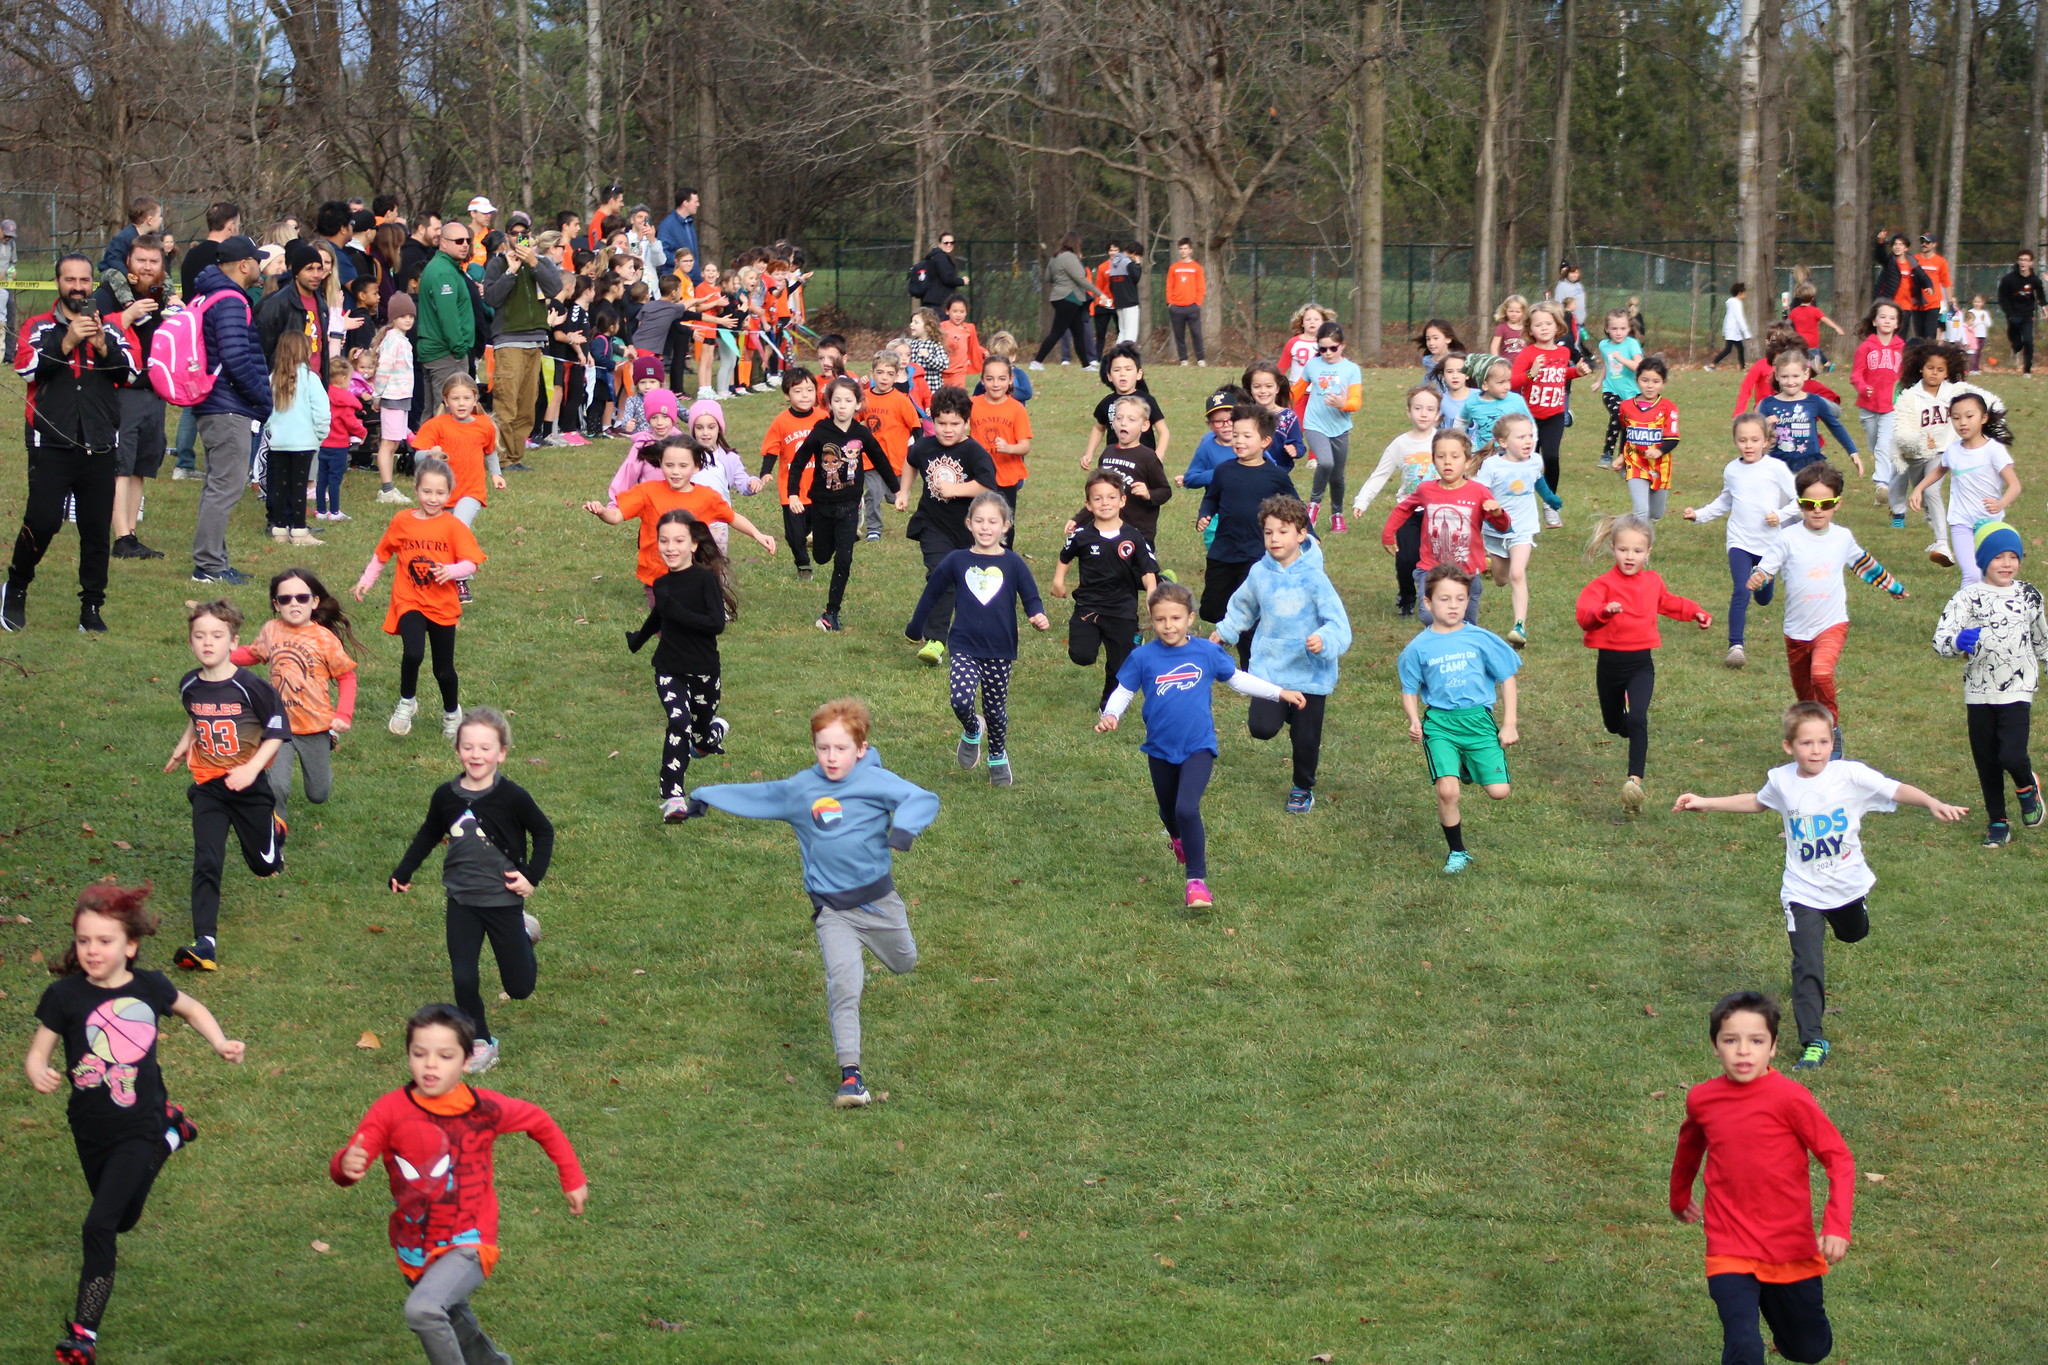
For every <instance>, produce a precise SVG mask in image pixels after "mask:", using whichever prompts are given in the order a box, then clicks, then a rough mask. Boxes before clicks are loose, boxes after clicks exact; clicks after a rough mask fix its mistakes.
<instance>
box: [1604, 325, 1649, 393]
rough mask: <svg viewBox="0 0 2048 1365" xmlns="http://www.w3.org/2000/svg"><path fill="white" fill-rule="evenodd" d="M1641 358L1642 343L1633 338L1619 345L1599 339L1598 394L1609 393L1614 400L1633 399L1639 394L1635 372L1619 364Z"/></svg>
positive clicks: (1640, 390)
mask: <svg viewBox="0 0 2048 1365" xmlns="http://www.w3.org/2000/svg"><path fill="white" fill-rule="evenodd" d="M1642 358H1643V343H1642V342H1640V341H1637V340H1636V339H1635V338H1634V337H1630V338H1628V339H1627V340H1626V341H1623V342H1620V343H1619V344H1617V343H1616V342H1614V341H1612V340H1609V339H1607V338H1605V337H1603V338H1601V341H1600V362H1601V369H1602V370H1603V375H1602V377H1601V380H1600V392H1602V393H1611V394H1613V395H1614V396H1615V397H1616V398H1633V397H1635V396H1636V395H1637V394H1639V393H1641V392H1642V388H1641V387H1640V386H1639V385H1637V383H1636V372H1635V371H1634V370H1631V369H1630V368H1629V367H1628V366H1626V365H1623V364H1620V363H1619V362H1620V361H1623V360H1641V359H1642Z"/></svg>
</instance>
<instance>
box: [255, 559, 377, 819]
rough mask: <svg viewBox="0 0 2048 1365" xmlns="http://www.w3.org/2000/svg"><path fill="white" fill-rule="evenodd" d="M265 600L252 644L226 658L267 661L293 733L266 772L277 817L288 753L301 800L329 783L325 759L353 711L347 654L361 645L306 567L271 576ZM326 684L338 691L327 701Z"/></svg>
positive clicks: (281, 815) (320, 794)
mask: <svg viewBox="0 0 2048 1365" xmlns="http://www.w3.org/2000/svg"><path fill="white" fill-rule="evenodd" d="M270 603H271V606H272V607H274V608H275V609H276V611H277V615H275V616H273V617H271V618H270V619H269V620H268V621H265V622H264V623H263V629H262V630H260V631H258V632H257V633H256V643H255V644H253V645H240V646H237V647H236V648H235V650H234V651H233V653H232V654H231V655H230V656H229V659H228V662H230V663H232V664H234V665H235V666H236V667H237V668H248V667H249V666H251V665H252V664H268V665H269V666H270V686H271V690H272V691H274V692H276V693H277V697H278V700H279V701H281V702H283V703H284V718H285V721H286V723H287V724H289V725H290V726H291V731H292V737H291V738H290V739H289V740H288V741H286V742H285V744H284V747H282V748H281V749H279V750H278V753H277V757H276V759H274V760H273V761H272V762H271V765H270V770H269V773H268V774H267V775H268V777H269V779H270V790H271V793H272V795H274V796H275V797H276V799H277V818H278V819H280V820H284V819H287V818H288V815H287V813H286V810H285V803H286V801H287V800H288V799H289V798H290V796H291V793H292V760H293V759H294V758H296V759H297V760H298V764H299V771H300V772H301V773H302V774H303V775H304V781H305V785H306V799H307V800H308V801H310V802H312V803H313V804H314V805H316V806H317V805H319V804H321V803H322V802H324V801H325V800H326V799H327V795H328V793H329V792H330V791H332V790H333V788H334V768H333V765H332V763H330V762H329V756H330V755H331V754H332V753H333V752H334V747H335V746H336V745H337V744H339V743H340V742H341V734H342V732H343V731H345V730H347V729H348V728H349V726H350V725H351V724H352V723H353V722H354V720H355V714H356V662H355V660H354V659H352V658H350V657H349V651H350V650H355V651H357V652H361V648H362V647H361V646H360V645H358V644H357V643H356V637H355V632H354V631H353V630H352V629H351V628H350V626H349V619H348V615H347V613H345V612H344V611H342V609H341V599H339V598H337V597H336V596H335V595H334V594H333V593H331V592H329V591H328V590H327V585H326V584H325V583H322V582H321V581H320V580H319V579H318V578H317V577H315V576H314V575H313V574H312V573H310V572H308V571H307V570H305V569H286V570H285V571H284V572H283V573H281V574H278V575H277V576H276V577H275V578H273V579H271V580H270ZM330 682H331V683H333V684H334V686H335V691H336V692H337V694H338V696H337V697H336V698H335V699H334V700H329V699H328V694H327V685H328V684H329V683H330Z"/></svg>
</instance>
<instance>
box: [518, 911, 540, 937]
mask: <svg viewBox="0 0 2048 1365" xmlns="http://www.w3.org/2000/svg"><path fill="white" fill-rule="evenodd" d="M519 918H520V919H521V920H522V921H524V922H525V924H526V937H527V938H528V939H529V940H531V941H532V942H534V943H538V942H540V916H539V915H536V914H534V913H533V912H532V911H531V910H523V911H521V912H520V915H519Z"/></svg>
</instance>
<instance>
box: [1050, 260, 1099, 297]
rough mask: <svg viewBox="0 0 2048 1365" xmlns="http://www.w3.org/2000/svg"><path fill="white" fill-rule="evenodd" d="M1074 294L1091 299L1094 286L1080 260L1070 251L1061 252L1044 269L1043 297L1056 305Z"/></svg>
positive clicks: (1093, 293) (1086, 268) (1093, 295)
mask: <svg viewBox="0 0 2048 1365" xmlns="http://www.w3.org/2000/svg"><path fill="white" fill-rule="evenodd" d="M1074 294H1079V295H1080V296H1081V297H1082V298H1084V299H1092V298H1094V297H1095V284H1094V282H1093V281H1092V280H1090V279H1089V278H1088V267H1087V266H1084V265H1082V264H1081V258H1080V257H1079V256H1076V255H1075V254H1074V253H1073V252H1071V251H1062V252H1061V253H1060V254H1059V255H1057V256H1055V257H1053V258H1052V263H1051V264H1050V265H1048V266H1046V268H1045V297H1046V298H1047V299H1048V300H1050V301H1051V302H1053V303H1058V302H1059V301H1060V300H1061V299H1064V298H1068V297H1070V296H1072V295H1074Z"/></svg>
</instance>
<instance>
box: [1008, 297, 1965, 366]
mask: <svg viewBox="0 0 2048 1365" xmlns="http://www.w3.org/2000/svg"><path fill="white" fill-rule="evenodd" d="M1982 298H1983V296H1982V295H1979V296H1978V299H1979V301H1980V302H1981V301H1982ZM988 350H989V353H990V354H991V355H999V356H1001V357H1002V358H1003V359H1005V360H1015V359H1016V358H1017V338H1015V337H1013V336H1011V335H1010V334H1009V333H1008V332H997V333H996V334H995V335H994V336H992V337H990V338H989V339H988Z"/></svg>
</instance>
